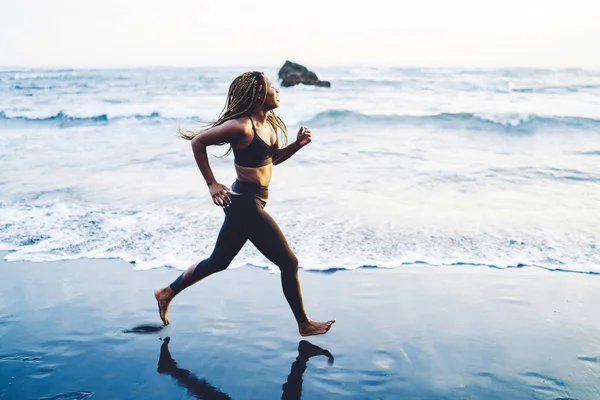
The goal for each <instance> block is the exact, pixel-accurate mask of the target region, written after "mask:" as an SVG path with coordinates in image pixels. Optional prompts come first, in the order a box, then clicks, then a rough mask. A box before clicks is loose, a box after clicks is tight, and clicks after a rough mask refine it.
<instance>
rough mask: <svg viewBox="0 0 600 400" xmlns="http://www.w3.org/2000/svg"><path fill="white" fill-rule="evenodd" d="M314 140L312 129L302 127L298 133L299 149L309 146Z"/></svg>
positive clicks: (297, 142)
mask: <svg viewBox="0 0 600 400" xmlns="http://www.w3.org/2000/svg"><path fill="white" fill-rule="evenodd" d="M311 140H312V134H311V133H310V129H308V128H307V127H306V126H301V127H300V130H299V131H298V136H296V144H297V145H298V147H299V148H302V147H304V146H306V145H307V144H309V143H310V142H311Z"/></svg>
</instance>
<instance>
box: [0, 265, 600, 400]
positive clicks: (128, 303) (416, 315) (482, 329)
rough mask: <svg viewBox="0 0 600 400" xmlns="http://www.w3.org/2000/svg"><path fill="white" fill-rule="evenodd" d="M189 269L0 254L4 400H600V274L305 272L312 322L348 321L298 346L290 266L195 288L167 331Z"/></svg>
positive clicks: (225, 276)
mask: <svg viewBox="0 0 600 400" xmlns="http://www.w3.org/2000/svg"><path fill="white" fill-rule="evenodd" d="M0 256H2V254H0ZM178 274H179V271H175V270H169V269H159V270H152V271H144V272H134V271H133V266H132V265H130V264H127V263H125V262H122V261H119V260H78V261H70V262H53V263H23V262H11V263H7V262H4V261H0V398H1V399H40V398H46V399H61V400H62V399H85V398H92V399H187V398H194V396H195V397H197V398H205V399H228V398H232V399H261V400H262V399H279V398H281V397H282V395H284V394H285V397H284V398H286V399H288V398H289V399H293V398H296V399H297V398H299V397H300V390H301V396H302V398H303V399H485V400H488V399H511V400H512V399H600V381H599V378H600V311H599V308H598V305H599V304H600V290H599V289H598V288H599V287H600V276H593V275H585V274H575V273H564V272H548V271H544V270H540V269H534V268H524V269H510V270H496V269H490V268H486V267H467V266H465V267H428V266H411V267H403V268H399V269H395V270H383V269H361V270H357V271H339V272H336V273H333V274H326V273H307V272H303V271H301V273H300V278H301V281H302V285H303V290H304V297H305V302H306V306H307V310H308V312H309V314H310V316H311V317H312V318H314V319H318V320H324V319H327V318H330V317H335V318H337V322H336V324H335V325H334V326H333V329H332V330H331V332H329V333H328V334H326V335H324V336H319V337H311V338H306V339H307V340H308V342H306V343H302V344H300V342H301V340H302V338H301V337H300V336H299V335H298V333H297V329H296V325H295V323H294V320H293V317H292V314H291V312H290V311H289V309H288V307H287V304H286V303H285V299H284V297H283V294H282V292H281V288H280V283H279V275H275V274H269V273H268V272H267V271H265V270H260V269H257V268H251V267H246V268H241V269H237V270H230V271H225V272H222V273H220V274H217V275H214V276H212V277H209V278H208V279H207V280H205V281H203V282H200V283H198V284H196V285H195V286H193V287H191V288H189V289H188V290H186V291H185V292H183V293H182V294H181V295H180V296H179V297H177V298H176V299H175V301H174V302H173V305H172V307H171V312H170V315H169V317H170V319H171V326H169V327H168V328H166V329H162V330H159V331H157V332H153V331H152V330H153V329H152V327H156V326H158V325H159V324H160V321H159V318H158V312H157V309H156V303H155V300H154V297H153V294H152V291H153V289H154V288H155V287H158V286H163V285H165V284H167V283H169V282H171V280H172V279H174V278H175V277H176V276H177V275H178ZM140 325H147V327H143V328H141V329H138V330H139V331H141V332H126V331H131V330H134V329H133V328H136V327H138V326H140ZM148 331H149V332H148ZM167 337H168V338H170V340H166V341H165V338H167ZM299 344H300V347H301V350H302V351H301V352H300V355H299V351H298V347H299ZM316 346H319V347H320V348H321V349H326V350H328V351H330V352H331V354H332V355H333V357H334V358H335V360H334V362H333V364H331V363H330V362H328V357H327V356H326V355H319V354H321V353H323V350H320V349H319V347H316ZM311 352H313V353H311ZM311 354H315V356H314V357H313V358H311V359H310V360H309V361H308V362H307V360H306V359H307V356H308V355H311ZM159 359H160V363H159Z"/></svg>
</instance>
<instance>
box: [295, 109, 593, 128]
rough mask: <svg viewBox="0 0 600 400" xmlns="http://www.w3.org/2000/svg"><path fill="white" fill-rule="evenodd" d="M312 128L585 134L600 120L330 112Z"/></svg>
mask: <svg viewBox="0 0 600 400" xmlns="http://www.w3.org/2000/svg"><path fill="white" fill-rule="evenodd" d="M306 123H307V124H311V125H320V126H327V125H335V124H344V123H373V124H411V125H421V124H423V125H440V126H442V127H447V128H457V129H469V130H482V129H500V130H504V131H511V130H512V131H517V132H527V131H534V130H537V129H540V128H559V129H560V128H570V129H584V130H598V129H600V119H594V118H585V117H570V116H567V117H564V116H541V115H532V114H524V115H523V114H497V115H486V114H477V113H466V112H464V113H439V114H432V115H401V114H387V115H382V114H379V115H369V114H362V113H358V112H354V111H349V110H327V111H323V112H320V113H318V114H317V115H315V116H314V117H313V118H311V119H310V120H309V121H307V122H306Z"/></svg>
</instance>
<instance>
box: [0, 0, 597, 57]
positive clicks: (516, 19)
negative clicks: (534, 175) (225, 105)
mask: <svg viewBox="0 0 600 400" xmlns="http://www.w3.org/2000/svg"><path fill="white" fill-rule="evenodd" d="M287 59H289V60H292V61H295V62H299V63H302V64H305V65H308V66H337V65H356V66H524V67H592V68H595V67H600V1H598V0H569V1H563V0H560V1H557V0H544V1H542V0H503V1H497V0H487V1H486V0H455V1H448V0H413V1H403V0H400V1H394V0H385V1H383V0H369V1H364V2H359V3H355V2H351V1H344V2H342V1H327V0H319V1H317V0H303V1H301V2H291V1H285V0H279V1H273V0H262V1H255V2H250V1H243V0H213V1H204V0H196V1H188V0H167V1H165V0H161V1H157V0H103V1H89V0H60V1H52V0H12V1H10V0H9V1H5V2H4V4H3V5H2V13H1V14H0V66H4V67H16V66H21V67H92V68H94V67H98V68H103V67H146V66H248V65H260V66H269V65H279V64H282V63H283V62H284V61H285V60H287Z"/></svg>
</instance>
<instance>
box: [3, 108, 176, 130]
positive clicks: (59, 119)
mask: <svg viewBox="0 0 600 400" xmlns="http://www.w3.org/2000/svg"><path fill="white" fill-rule="evenodd" d="M127 119H132V120H159V119H165V118H164V117H162V116H161V115H160V113H159V112H156V111H155V112H152V113H150V114H133V115H122V116H114V117H109V116H108V115H107V114H99V115H93V116H89V117H75V116H71V115H69V114H66V113H63V112H62V111H59V112H58V113H56V114H54V115H49V116H45V117H30V116H24V115H15V116H9V115H7V114H6V112H5V111H0V121H6V122H20V123H30V124H45V123H46V124H48V123H49V124H57V125H59V126H61V127H68V126H80V125H94V124H107V123H109V122H110V121H117V120H127Z"/></svg>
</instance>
